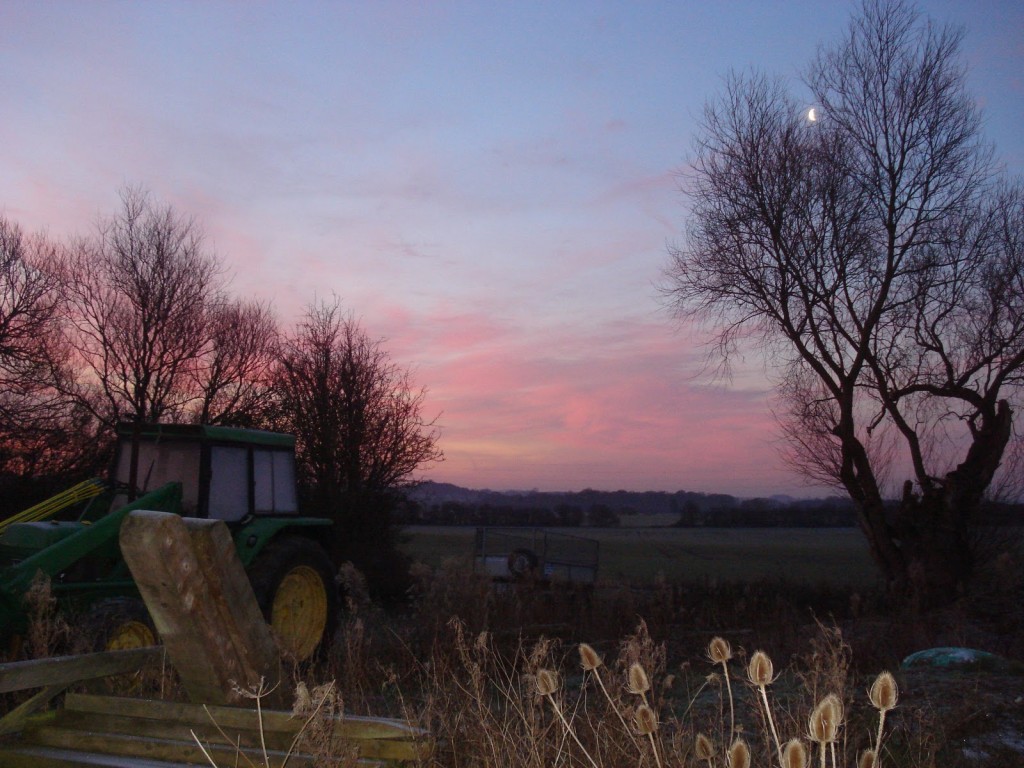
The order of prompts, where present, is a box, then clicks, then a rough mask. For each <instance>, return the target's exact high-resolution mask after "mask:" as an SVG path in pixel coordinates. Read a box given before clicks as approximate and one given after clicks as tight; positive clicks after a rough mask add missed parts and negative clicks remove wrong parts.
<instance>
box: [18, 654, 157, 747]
mask: <svg viewBox="0 0 1024 768" xmlns="http://www.w3.org/2000/svg"><path fill="white" fill-rule="evenodd" d="M162 656H163V649H161V648H134V649H132V650H125V651H105V652H103V653H89V654H85V655H82V656H57V657H54V658H51V659H35V660H32V661H15V662H10V663H7V664H0V693H9V692H11V691H23V690H28V689H31V688H40V687H42V689H43V690H41V691H39V692H38V693H36V694H35V695H33V696H32V697H31V698H29V699H28V700H27V701H24V702H22V703H21V704H20V705H18V706H17V707H15V708H14V709H12V710H11V711H10V712H8V713H7V714H6V715H4V716H3V717H2V718H0V736H3V735H6V734H8V733H16V732H18V731H20V730H21V729H22V727H23V726H24V724H25V722H26V721H27V720H28V718H29V717H31V716H32V714H33V713H35V712H38V711H39V710H40V709H42V708H43V707H45V706H46V705H47V704H49V703H50V702H51V701H52V700H53V699H55V698H56V697H57V696H59V695H60V694H61V693H63V692H64V691H65V690H66V689H67V687H68V686H69V685H72V684H73V683H77V682H80V681H83V680H93V679H96V678H99V677H107V676H109V675H119V674H125V673H129V672H137V671H138V670H140V669H142V668H143V667H145V666H147V665H149V664H152V663H154V662H156V661H159V660H160V658H161V657H162Z"/></svg>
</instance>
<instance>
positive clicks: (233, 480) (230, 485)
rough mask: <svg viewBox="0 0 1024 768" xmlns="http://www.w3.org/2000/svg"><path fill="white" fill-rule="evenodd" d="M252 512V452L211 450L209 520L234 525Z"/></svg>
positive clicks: (225, 448) (236, 449) (219, 447)
mask: <svg viewBox="0 0 1024 768" xmlns="http://www.w3.org/2000/svg"><path fill="white" fill-rule="evenodd" d="M248 513H249V451H248V449H246V448H227V447H222V446H214V447H213V448H211V449H210V505H209V510H208V513H207V515H208V517H212V518H216V519H217V520H227V521H229V522H233V521H235V520H241V519H242V518H243V517H245V516H246V515H247V514H248Z"/></svg>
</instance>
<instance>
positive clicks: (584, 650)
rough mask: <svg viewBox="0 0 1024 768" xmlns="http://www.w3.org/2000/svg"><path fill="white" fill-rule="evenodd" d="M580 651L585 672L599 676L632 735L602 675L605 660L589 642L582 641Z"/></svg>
mask: <svg viewBox="0 0 1024 768" xmlns="http://www.w3.org/2000/svg"><path fill="white" fill-rule="evenodd" d="M579 651H580V664H581V665H582V666H583V673H584V674H586V673H587V672H590V673H592V674H593V676H594V677H595V678H597V684H598V685H599V686H601V692H602V693H603V694H604V697H605V699H607V700H608V704H610V705H611V708H612V711H613V712H614V713H615V716H616V717H617V718H619V722H620V723H622V730H623V732H624V733H629V734H630V735H632V731H631V730H630V728H629V726H628V725H626V718H625V717H623V716H622V712H620V711H619V708H618V706H616V704H615V700H614V699H612V696H611V694H610V693H608V689H607V688H606V687H605V684H604V679H603V678H602V677H601V672H600V669H601V667H602V666H603V664H604V661H603V660H602V659H601V657H600V656H599V655H598V653H597V651H595V650H594V649H593V647H591V646H590V645H588V644H587V643H580V646H579Z"/></svg>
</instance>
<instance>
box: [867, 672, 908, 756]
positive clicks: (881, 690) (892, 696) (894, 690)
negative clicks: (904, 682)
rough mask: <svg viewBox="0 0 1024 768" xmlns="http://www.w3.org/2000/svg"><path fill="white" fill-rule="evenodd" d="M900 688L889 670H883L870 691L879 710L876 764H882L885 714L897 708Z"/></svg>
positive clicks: (870, 696) (871, 697)
mask: <svg viewBox="0 0 1024 768" xmlns="http://www.w3.org/2000/svg"><path fill="white" fill-rule="evenodd" d="M899 697H900V689H899V688H898V687H897V685H896V679H895V678H894V677H893V676H892V675H891V674H890V673H889V672H882V673H881V674H880V675H879V676H878V677H876V678H875V682H873V683H872V684H871V690H869V691H868V698H869V699H871V704H872V705H873V706H874V707H875V709H877V710H878V735H877V736H876V737H875V749H874V761H873V763H874V766H880V765H881V764H882V761H881V754H882V752H881V749H882V732H883V731H884V730H885V714H886V713H887V712H888V711H889V710H890V709H895V707H896V702H897V701H899Z"/></svg>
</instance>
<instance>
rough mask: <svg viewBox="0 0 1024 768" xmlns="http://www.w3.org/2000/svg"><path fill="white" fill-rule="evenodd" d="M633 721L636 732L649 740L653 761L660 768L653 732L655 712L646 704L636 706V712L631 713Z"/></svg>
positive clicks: (655, 729)
mask: <svg viewBox="0 0 1024 768" xmlns="http://www.w3.org/2000/svg"><path fill="white" fill-rule="evenodd" d="M633 722H634V723H635V724H636V732H637V733H639V734H640V735H641V736H646V737H647V738H648V739H650V740H651V751H652V752H653V753H654V762H656V763H657V764H658V768H662V766H661V756H660V755H659V754H658V744H657V742H656V741H655V740H654V734H655V732H656V731H657V730H658V715H657V713H655V711H654V710H653V709H651V708H650V707H649V706H648V705H646V704H641V705H640V706H639V707H637V708H636V714H634V715H633Z"/></svg>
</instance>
